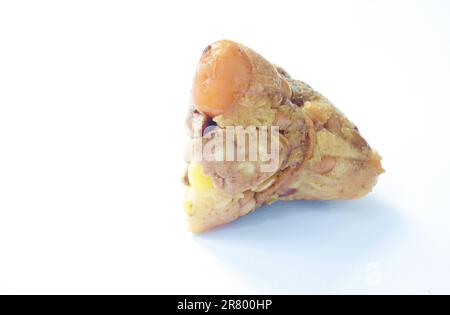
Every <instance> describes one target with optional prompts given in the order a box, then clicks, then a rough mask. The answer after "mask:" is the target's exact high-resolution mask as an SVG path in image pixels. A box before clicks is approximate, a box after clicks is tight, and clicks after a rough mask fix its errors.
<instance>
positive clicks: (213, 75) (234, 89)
mask: <svg viewBox="0 0 450 315" xmlns="http://www.w3.org/2000/svg"><path fill="white" fill-rule="evenodd" d="M251 71H252V65H251V62H250V60H249V58H248V56H247V55H246V53H245V52H244V51H243V50H242V49H241V48H240V47H239V45H238V44H236V43H234V42H232V41H227V40H223V41H219V42H216V43H214V44H213V45H211V46H208V47H207V48H206V49H205V51H204V52H203V55H202V57H201V59H200V63H199V66H198V68H197V72H196V74H195V78H194V86H193V89H192V96H193V101H194V105H195V107H196V108H197V109H198V110H199V111H201V112H203V113H205V114H206V115H208V116H210V117H214V116H217V115H220V114H222V113H224V112H226V111H228V110H230V109H232V108H233V106H235V105H236V103H237V101H238V100H239V99H240V98H241V97H242V96H243V95H244V94H245V93H246V92H247V90H248V87H249V84H250V75H251Z"/></svg>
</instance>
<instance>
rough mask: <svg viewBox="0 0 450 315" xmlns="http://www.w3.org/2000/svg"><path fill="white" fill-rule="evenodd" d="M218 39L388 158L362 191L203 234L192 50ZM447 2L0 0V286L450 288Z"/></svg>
mask: <svg viewBox="0 0 450 315" xmlns="http://www.w3.org/2000/svg"><path fill="white" fill-rule="evenodd" d="M223 38H229V39H233V40H235V41H238V42H241V43H244V44H246V45H247V46H249V47H251V48H253V49H255V50H257V51H258V52H260V53H261V54H263V55H264V56H265V57H266V58H267V59H269V60H270V61H272V62H275V63H278V64H280V65H282V66H283V67H285V68H286V69H287V70H288V71H289V72H290V73H291V75H292V76H293V77H295V78H298V79H301V80H304V81H306V82H308V83H309V84H310V85H312V86H313V87H314V88H316V89H317V90H319V91H320V92H322V93H323V94H325V95H326V96H327V97H328V98H330V99H331V100H332V101H333V102H334V103H335V104H336V105H337V106H338V107H340V109H341V110H342V111H343V112H344V113H346V114H347V115H348V117H349V118H350V119H351V120H353V121H354V122H355V123H356V124H357V125H358V127H359V129H360V130H361V132H362V134H363V135H364V136H365V137H366V138H367V139H368V140H369V142H370V144H371V145H372V146H373V147H374V148H376V149H377V150H378V151H379V152H380V153H381V154H382V156H383V157H384V164H383V165H384V168H385V169H386V174H384V175H382V176H381V177H380V180H379V183H378V186H377V187H376V188H375V190H374V192H373V193H372V194H370V195H369V196H367V197H366V198H363V199H361V200H357V201H348V202H346V201H344V202H291V203H277V204H275V205H273V206H272V207H264V208H262V209H259V210H258V211H257V212H256V213H254V214H251V215H249V216H247V217H245V218H243V219H241V220H239V221H238V222H235V223H233V224H231V225H228V226H226V227H224V228H220V229H218V230H216V231H213V232H211V233H207V234H204V235H201V236H193V235H191V234H190V233H189V232H187V227H186V223H185V218H184V211H183V208H182V206H181V200H182V196H183V186H182V185H181V183H180V180H179V178H180V176H181V173H182V170H183V161H182V154H183V150H184V141H185V139H186V133H185V130H184V117H185V114H186V111H187V106H188V102H189V93H190V88H191V81H192V77H193V74H194V71H195V68H196V63H197V61H198V59H199V58H200V55H201V53H202V51H203V49H204V48H205V47H206V46H207V45H208V44H209V43H211V42H213V41H215V40H218V39H223ZM449 83H450V3H449V2H448V1H444V0H442V1H425V0H424V1H411V0H409V1H336V0H333V1H317V0H315V1H280V0H277V1H270V2H268V1H242V0H241V1H229V0H228V1H177V2H175V1H160V2H157V1H28V2H26V1H3V2H1V4H0V294H1V293H4V294H9V293H179V294H187V293H189V294H200V293H209V294H216V293H223V294H232V293H236V294H237V293H261V294H263V293H287V294H289V293H421V294H438V293H450V282H449V281H450V270H449V266H450V224H449V223H450V222H449V219H450V189H449V177H450V166H449V161H450V154H449V153H450V151H449V149H448V135H449V131H448V129H449V128H450V123H449V114H450V111H449V106H450V87H449Z"/></svg>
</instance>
